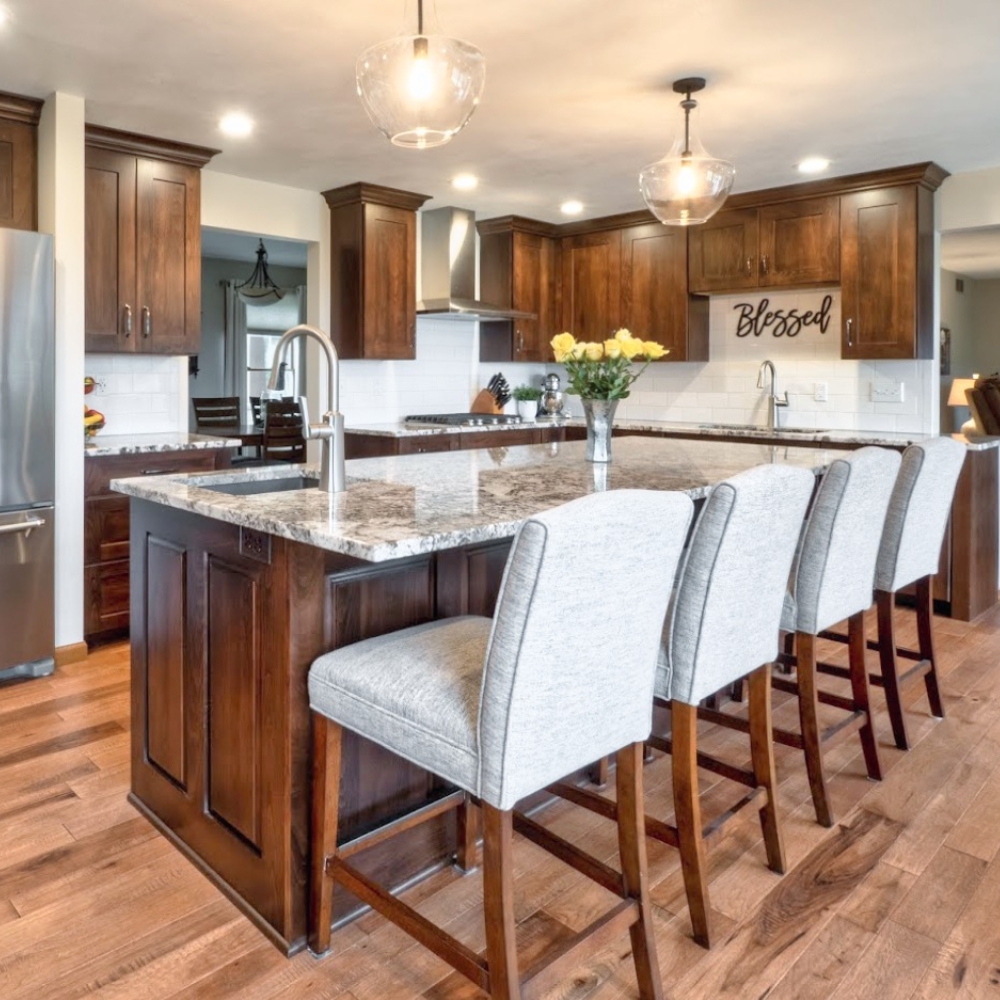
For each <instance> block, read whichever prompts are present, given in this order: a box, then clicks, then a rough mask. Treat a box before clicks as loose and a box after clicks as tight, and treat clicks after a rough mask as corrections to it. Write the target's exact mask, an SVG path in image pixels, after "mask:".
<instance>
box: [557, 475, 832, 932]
mask: <svg viewBox="0 0 1000 1000" xmlns="http://www.w3.org/2000/svg"><path fill="white" fill-rule="evenodd" d="M815 482H816V479H815V476H814V475H813V474H812V473H811V472H807V471H806V470H805V469H796V468H791V467H789V466H781V465H762V466H759V467H758V468H755V469H751V470H750V471H749V472H744V473H741V474H740V475H738V476H734V477H733V478H732V479H728V480H726V481H725V482H722V483H720V484H719V485H718V486H716V487H715V489H714V490H713V491H712V493H711V494H710V496H709V498H708V500H707V501H706V502H705V506H704V507H703V508H702V512H701V515H700V517H699V518H698V522H697V524H696V525H695V529H694V532H693V533H692V536H691V541H690V544H689V546H688V550H687V555H686V557H685V562H684V566H683V569H682V571H681V576H680V578H679V581H678V586H677V590H676V593H675V594H674V598H673V600H672V602H671V610H670V614H669V616H668V622H667V626H666V628H665V630H664V643H663V647H662V649H661V651H660V662H659V666H658V668H657V675H656V695H655V700H656V702H657V703H658V704H660V705H664V706H669V708H670V712H671V733H670V736H653V735H651V736H650V737H649V739H648V740H647V741H646V742H647V743H648V744H649V745H651V746H653V747H655V748H657V749H659V750H664V751H666V752H667V753H670V754H672V767H673V800H674V815H675V820H676V825H675V826H671V825H669V824H668V823H666V822H664V821H663V820H661V819H657V818H656V817H653V816H648V815H647V816H646V833H647V835H648V836H650V837H654V838H656V839H657V840H660V841H663V842H664V843H666V844H670V845H671V846H673V847H677V848H678V849H679V850H680V855H681V867H682V870H683V873H684V887H685V889H686V891H687V900H688V909H689V910H690V913H691V924H692V927H693V929H694V938H695V940H696V941H697V942H698V943H699V944H702V945H704V946H705V947H706V948H707V947H709V945H710V943H711V941H710V937H711V936H710V928H709V917H708V909H709V907H708V878H707V869H706V860H705V841H706V839H707V838H709V837H711V836H712V835H714V834H715V833H717V832H718V831H719V830H720V829H721V827H722V825H723V822H724V821H725V820H726V819H728V818H730V817H731V816H733V815H735V814H736V813H737V812H739V811H740V810H741V809H743V808H744V807H745V806H747V805H749V804H750V803H751V802H756V803H757V805H758V808H759V810H760V820H761V826H762V828H763V831H764V840H765V844H766V847H767V859H768V864H769V865H770V867H771V868H773V869H774V870H775V871H777V872H782V871H784V867H785V860H784V850H783V848H782V844H781V832H780V828H779V825H778V813H777V808H776V801H775V787H776V781H775V774H774V751H773V746H772V743H771V688H770V680H769V678H770V663H771V661H772V660H774V658H775V657H776V656H777V654H778V626H779V624H780V622H781V608H782V602H783V600H784V597H785V592H786V590H787V587H788V574H789V571H790V570H791V567H792V559H793V557H794V555H795V545H796V542H797V541H798V538H799V534H800V532H801V530H802V521H803V518H804V517H805V513H806V508H807V506H808V503H809V498H810V496H811V495H812V492H813V488H814V486H815ZM747 676H749V677H750V721H749V724H748V726H747V731H748V732H749V734H750V748H751V761H752V763H751V768H750V769H749V770H746V769H744V768H740V767H734V766H733V765H731V764H728V763H726V762H724V761H720V760H716V759H714V758H712V757H709V756H707V755H706V754H704V753H701V752H699V751H698V745H697V742H698V741H697V727H696V723H697V713H698V707H697V706H698V703H699V702H700V701H702V699H704V698H707V697H708V696H709V695H712V694H714V693H715V692H716V691H719V690H721V689H722V688H724V687H726V686H727V685H729V684H731V683H733V682H735V681H737V680H742V679H743V678H744V677H747ZM699 767H704V768H706V769H708V770H711V771H714V772H715V773H717V774H720V775H722V776H723V777H725V778H729V779H731V780H733V781H736V782H738V783H740V784H743V785H746V786H748V787H749V788H750V791H749V792H748V793H747V794H745V795H744V796H743V797H742V798H741V799H740V800H739V801H738V802H737V803H736V804H735V805H734V806H733V807H732V808H731V809H728V810H726V812H725V813H724V814H723V815H722V816H721V817H713V819H712V820H711V821H710V822H709V823H708V824H704V823H703V822H702V817H701V804H700V801H699V798H698V776H697V770H698V768H699ZM551 791H553V792H555V793H556V794H558V795H561V796H563V797H564V798H566V799H569V800H570V801H571V802H575V803H576V804H577V805H581V806H583V807H584V808H586V809H590V810H591V811H593V812H596V813H599V814H601V815H603V816H606V817H608V818H614V816H615V805H614V803H612V802H610V801H608V800H607V799H605V798H603V796H601V795H599V794H598V793H597V792H595V791H593V790H591V789H588V788H580V787H576V786H575V785H570V784H569V783H567V782H560V783H558V784H556V785H554V786H551ZM761 800H762V801H761Z"/></svg>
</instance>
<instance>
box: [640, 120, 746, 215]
mask: <svg viewBox="0 0 1000 1000" xmlns="http://www.w3.org/2000/svg"><path fill="white" fill-rule="evenodd" d="M691 103H692V104H693V103H694V102H691ZM686 131H688V132H689V130H688V129H687V128H686ZM735 177H736V167H735V166H733V164H732V163H730V162H729V161H728V160H720V159H718V158H717V157H714V156H711V155H709V153H708V152H707V151H706V149H705V147H704V146H703V145H702V144H701V141H700V140H699V139H697V138H696V137H695V136H691V135H690V134H688V135H687V136H685V135H683V134H682V135H681V136H680V137H679V138H678V139H677V141H676V142H675V143H674V144H673V146H671V148H670V152H669V153H667V155H666V156H664V157H663V159H662V160H657V161H656V162H655V163H650V164H649V166H647V167H644V168H643V169H642V171H641V172H640V173H639V190H640V191H641V192H642V197H643V200H644V201H645V202H646V205H647V206H648V207H649V210H650V211H651V212H652V213H653V215H655V216H656V217H657V218H658V219H659V220H660V222H662V223H664V224H666V225H668V226H696V225H698V224H699V223H702V222H707V221H708V220H709V219H710V218H711V217H712V216H713V215H715V213H716V212H718V210H719V209H720V208H722V205H723V203H724V202H725V200H726V198H728V197H729V192H730V191H731V190H732V187H733V180H734V178H735Z"/></svg>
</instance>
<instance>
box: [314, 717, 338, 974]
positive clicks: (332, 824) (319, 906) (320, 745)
mask: <svg viewBox="0 0 1000 1000" xmlns="http://www.w3.org/2000/svg"><path fill="white" fill-rule="evenodd" d="M342 733H343V730H342V729H341V727H340V726H338V725H337V724H336V723H335V722H331V721H330V720H329V719H327V718H325V717H324V716H322V715H317V714H315V713H313V715H312V734H313V750H312V766H313V781H312V816H311V819H312V847H311V868H312V872H311V879H310V885H309V950H310V951H312V952H313V954H315V955H323V954H325V953H326V952H327V951H329V950H330V924H331V923H332V922H333V879H332V878H330V877H329V876H328V875H327V873H326V860H327V858H329V857H333V856H334V855H335V854H336V853H337V819H338V811H339V806H340V745H341V735H342Z"/></svg>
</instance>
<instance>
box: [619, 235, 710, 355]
mask: <svg viewBox="0 0 1000 1000" xmlns="http://www.w3.org/2000/svg"><path fill="white" fill-rule="evenodd" d="M687 253H688V248H687V233H686V232H685V230H683V229H679V228H671V227H670V226H662V225H660V224H658V223H653V224H651V225H645V226H630V227H629V228H627V229H625V230H623V231H622V322H623V323H624V325H625V326H626V327H628V329H629V330H631V331H632V333H634V334H635V335H636V336H637V337H642V338H643V340H655V341H657V342H658V343H661V344H662V345H663V346H664V347H666V348H668V349H669V350H670V354H669V355H667V360H671V361H699V360H704V359H706V358H707V357H708V338H707V327H705V328H704V329H702V327H703V326H704V324H701V323H698V324H696V325H697V326H698V329H692V324H691V320H692V316H691V315H690V310H689V304H690V297H689V296H688V291H687V270H688V262H687ZM696 315H697V311H696ZM699 318H700V316H699Z"/></svg>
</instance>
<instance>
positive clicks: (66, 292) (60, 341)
mask: <svg viewBox="0 0 1000 1000" xmlns="http://www.w3.org/2000/svg"><path fill="white" fill-rule="evenodd" d="M83 196H84V101H83V98H82V97H75V96H73V95H71V94H61V93H56V94H52V95H50V96H49V98H48V99H47V100H46V102H45V107H44V108H43V109H42V119H41V123H40V125H39V129H38V228H39V230H40V231H41V232H43V233H52V234H53V236H54V243H55V258H56V299H55V321H56V586H55V613H56V635H55V643H56V646H57V647H58V646H68V645H71V644H73V643H78V642H81V641H82V640H83V461H84V457H83V427H82V425H81V423H80V419H81V414H80V409H81V404H82V403H83V376H84V368H83V334H84V326H83V311H84V301H85V291H84V263H83V261H84V247H85V238H84V229H83V226H84V219H83Z"/></svg>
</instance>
